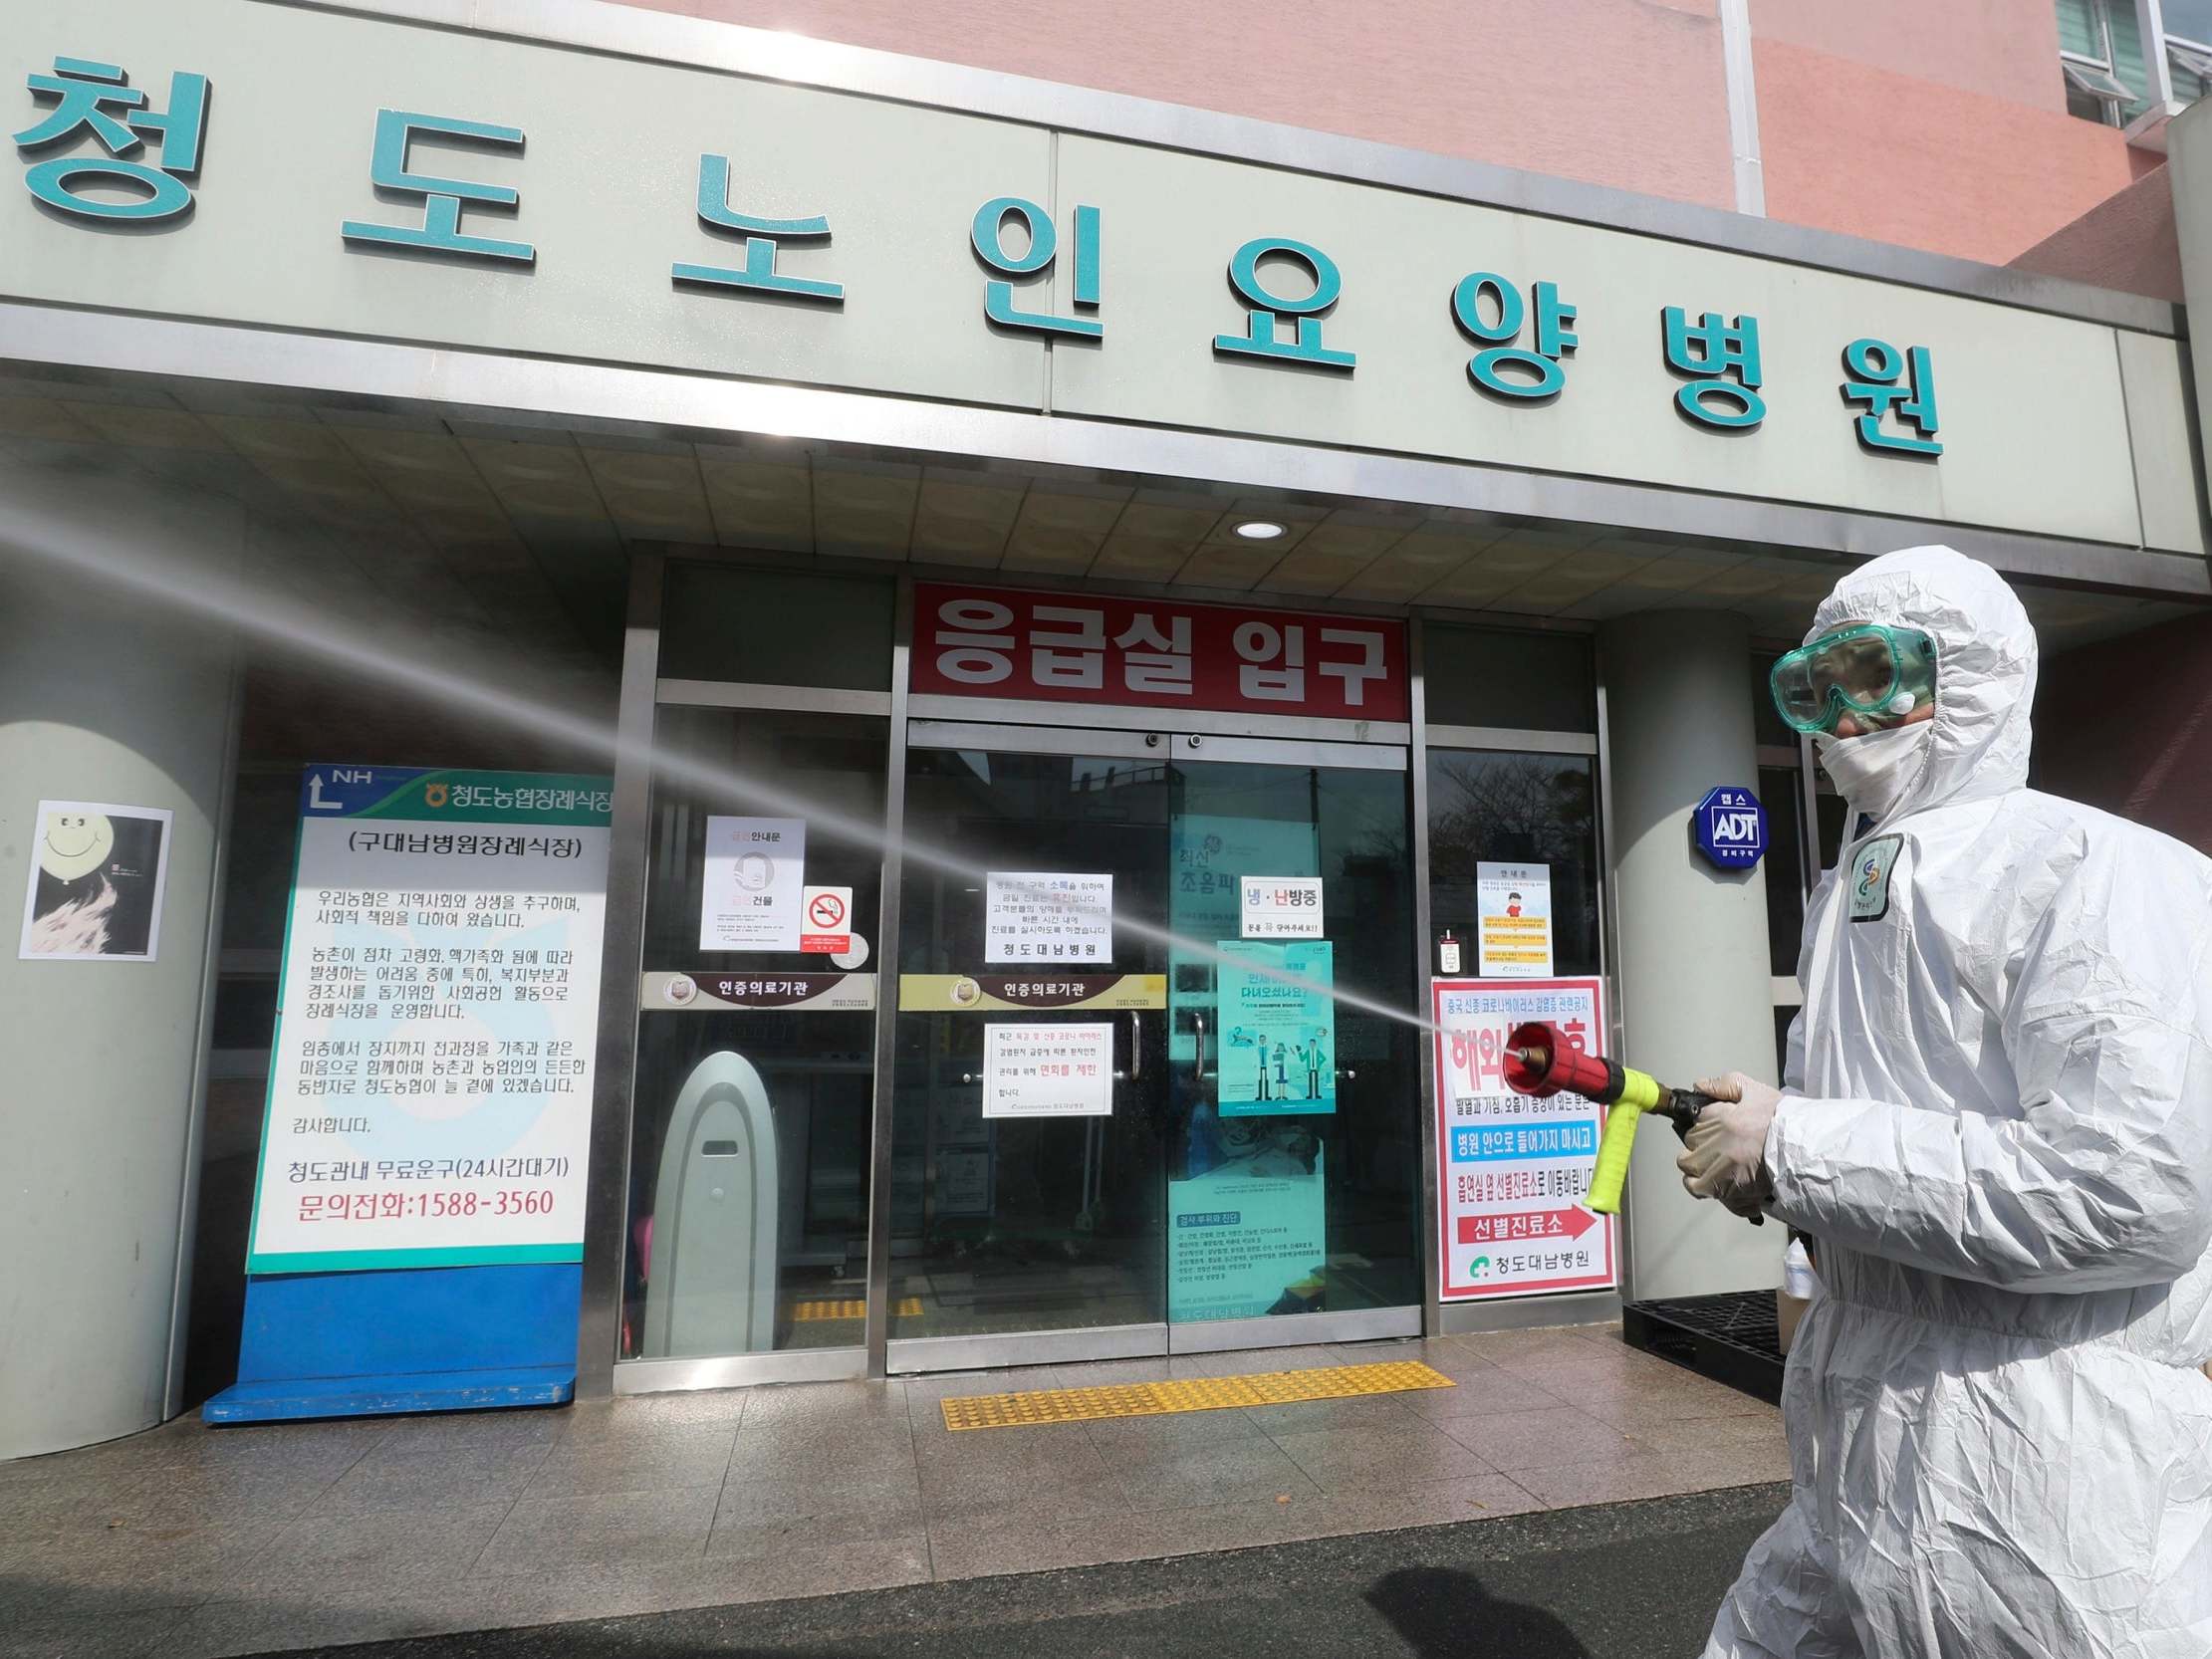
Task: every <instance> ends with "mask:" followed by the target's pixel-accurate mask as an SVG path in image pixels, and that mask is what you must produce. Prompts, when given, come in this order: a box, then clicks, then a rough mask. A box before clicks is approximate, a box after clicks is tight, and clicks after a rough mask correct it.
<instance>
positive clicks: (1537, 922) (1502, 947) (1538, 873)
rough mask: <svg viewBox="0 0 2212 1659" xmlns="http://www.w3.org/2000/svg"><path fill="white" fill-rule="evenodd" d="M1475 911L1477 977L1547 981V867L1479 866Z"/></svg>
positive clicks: (1549, 934) (1549, 912)
mask: <svg viewBox="0 0 2212 1659" xmlns="http://www.w3.org/2000/svg"><path fill="white" fill-rule="evenodd" d="M1475 912H1476V922H1475V927H1476V933H1475V954H1476V963H1475V973H1476V974H1477V976H1478V977H1480V978H1482V979H1549V978H1551V977H1552V870H1551V866H1550V865H1548V864H1493V863H1489V862H1487V861H1485V862H1478V863H1477V864H1476V865H1475Z"/></svg>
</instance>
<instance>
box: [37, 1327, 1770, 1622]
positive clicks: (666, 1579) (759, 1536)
mask: <svg viewBox="0 0 2212 1659" xmlns="http://www.w3.org/2000/svg"><path fill="white" fill-rule="evenodd" d="M1381 1359H1393V1360H1407V1359H1419V1360H1423V1361H1425V1362H1427V1363H1428V1364H1430V1365H1431V1366H1433V1367H1435V1368H1436V1369H1437V1370H1438V1371H1440V1372H1442V1373H1443V1374H1444V1375H1445V1376H1446V1377H1447V1378H1449V1379H1450V1381H1451V1382H1452V1383H1453V1384H1454V1386H1452V1387H1450V1388H1443V1389H1435V1390H1425V1391H1417V1392H1412V1393H1403V1394H1384V1395H1368V1396H1363V1397H1356V1398H1346V1399H1336V1400H1315V1401H1308V1402H1303V1403H1299V1404H1292V1405H1276V1406H1260V1407H1251V1408H1243V1409H1233V1410H1221V1411H1205V1412H1195V1413H1188V1414H1182V1415H1175V1416H1159V1417H1132V1418H1125V1419H1118V1420H1113V1421H1105V1422H1090V1423H1060V1424H1051V1425H1044V1426H1036V1427H1022V1428H1004V1429H982V1430H976V1431H972V1432H968V1433H952V1432H950V1431H948V1430H947V1429H946V1427H945V1424H944V1420H943V1415H942V1412H941V1409H940V1401H941V1400H942V1399H944V1398H945V1397H946V1396H948V1395H953V1394H972V1393H988V1392H992V1391H995V1390H1001V1389H1011V1388H1050V1387H1059V1386H1079V1385H1092V1384H1100V1383H1106V1382H1122V1381H1147V1380H1158V1379H1160V1378H1163V1377H1188V1376H1199V1375H1218V1374H1222V1373H1224V1372H1228V1371H1236V1370H1275V1369H1282V1368H1290V1367H1296V1366H1313V1365H1344V1364H1358V1363H1365V1362H1369V1361H1373V1360H1381ZM1788 1473H1789V1458H1788V1453H1787V1450H1786V1448H1785V1446H1784V1444H1783V1436H1782V1428H1781V1422H1780V1417H1779V1414H1778V1413H1777V1412H1776V1411H1775V1409H1774V1408H1773V1407H1772V1406H1770V1405H1768V1404H1766V1403H1765V1402H1764V1401H1761V1400H1757V1399H1753V1398H1751V1397H1749V1396H1747V1395H1743V1394H1739V1393H1737V1392H1735V1391H1734V1390H1732V1389H1728V1388H1723V1387H1721V1386H1719V1385H1718V1384H1715V1383H1712V1382H1709V1381H1706V1380H1705V1379H1703V1378H1701V1377H1698V1376H1695V1375H1692V1374H1691V1373H1689V1372H1687V1371H1684V1370H1682V1369H1681V1368H1679V1367H1677V1366H1674V1365H1670V1364H1668V1363H1666V1362H1665V1361H1663V1360H1659V1359H1655V1358H1652V1357H1651V1356H1649V1355H1647V1354H1643V1353H1638V1352H1635V1351H1633V1350H1631V1349H1628V1348H1626V1347H1624V1346H1623V1345H1622V1344H1621V1342H1620V1339H1619V1336H1618V1334H1617V1331H1615V1330H1611V1329H1608V1328H1604V1327H1585V1328H1581V1329H1554V1330H1530V1331H1510V1332H1494V1333H1490V1334H1486V1335H1482V1336H1460V1337H1444V1338H1439V1339H1435V1340H1431V1341H1406V1342H1394V1343H1391V1342H1386V1343H1361V1344H1357V1345H1351V1346H1345V1347H1336V1348H1301V1349H1277V1350H1273V1351H1269V1352H1262V1353H1232V1354H1207V1355H1192V1356H1186V1357H1172V1358H1167V1359H1158V1360H1129V1361H1119V1362H1115V1363H1112V1364H1106V1365H1065V1366H1054V1367H1049V1368H1040V1369H1034V1370H1028V1371H1011V1372H1003V1371H1002V1372H995V1373H983V1374H970V1375H962V1376H940V1377H929V1378H921V1379H914V1380H911V1381H892V1382H887V1383H884V1382H875V1383H863V1382H846V1383H818V1384H802V1385H792V1386H787V1387H777V1388H755V1389H734V1390H726V1391H721V1392H706V1393H697V1394H662V1395H650V1396H639V1397H635V1398H626V1399H615V1400H612V1401H600V1402H595V1403H591V1404H586V1405H581V1406H576V1407H572V1408H568V1409H565V1410H558V1411H535V1412H498V1413H492V1412H487V1413H481V1414H475V1413H463V1414H456V1415H452V1416H444V1417H420V1418H399V1419H389V1420H369V1421H355V1422H337V1423H311V1424H292V1425H273V1426H264V1427H258V1428H240V1429H215V1430H211V1429H209V1428H207V1427H206V1426H204V1425H203V1424H201V1423H199V1422H197V1421H195V1420H191V1419H185V1420H180V1421H178V1422H176V1423H172V1424H169V1425H167V1426H165V1427H163V1428H160V1429H157V1430H152V1431H149V1432H148V1433H146V1434H142V1435H134V1436H131V1437H130V1438H129V1439H127V1440H123V1441H118V1442H115V1443H113V1444H111V1445H107V1446H99V1447H91V1448H87V1449H85V1450H84V1451H79V1452H68V1453H62V1454H58V1455H56V1456H54V1457H45V1458H31V1459H25V1460H21V1461H19V1462H16V1463H13V1464H5V1465H0V1659H79V1656H83V1659H134V1656H137V1655H147V1656H158V1659H228V1656H231V1655H239V1654H249V1653H267V1652H276V1651H283V1650H288V1649H300V1648H310V1647H314V1646H316V1645H319V1644H320V1645H326V1646H337V1645H341V1644H345V1643H350V1642H352V1643H361V1642H370V1641H379V1640H390V1639H396V1638H401V1637H414V1636H431V1635H449V1634H453V1633H457V1632H462V1631H472V1630H492V1629H520V1628H528V1627H536V1626H546V1625H555V1624H559V1623H561V1622H562V1621H566V1620H576V1619H606V1618H614V1617H620V1616H625V1615H632V1614H656V1613H666V1612H672V1611H678V1610H681V1609H685V1608H703V1607H730V1606H734V1605H737V1604H741V1603H756V1602H757V1603H768V1602H788V1601H793V1600H796V1599H797V1598H801V1597H808V1596H824V1595H841V1594H846V1593H848V1592H867V1591H874V1590H883V1589H889V1588H892V1587H896V1586H902V1585H923V1584H928V1583H932V1582H935V1583H945V1582H949V1581H954V1580H964V1579H978V1578H989V1577H995V1576H1000V1575H1010V1574H1017V1573H1035V1572H1043V1571H1051V1570H1054V1569H1058V1568H1067V1567H1093V1566H1101V1565H1105V1564H1106V1563H1110V1562H1119V1561H1140V1560H1150V1559H1155V1558H1159V1557H1166V1556H1175V1555H1194V1554H1201V1553H1205V1552H1209V1551H1221V1550H1228V1549H1236V1548H1243V1547H1251V1546H1273V1545H1280V1544H1290V1543H1295V1542H1299V1541H1300V1540H1316V1539H1352V1538H1356V1537H1358V1536H1360V1535H1365V1534H1375V1533H1387V1532H1389V1531H1391V1530H1393V1529H1406V1528H1420V1527H1430V1526H1435V1525H1439V1524H1443V1523H1454V1522H1468V1521H1480V1522H1484V1523H1485V1524H1494V1523H1496V1522H1497V1521H1498V1519H1499V1518H1501V1517H1507V1516H1515V1515H1524V1514H1534V1513H1537V1512H1555V1513H1571V1512H1573V1511H1575V1510H1577V1509H1579V1508H1582V1507H1584V1506H1589V1505H1603V1504H1611V1503H1619V1502H1626V1501H1635V1500H1643V1499H1656V1498H1663V1497H1671V1496H1676V1495H1681V1494H1687V1493H1695V1492H1706V1491H1716V1490H1720V1489H1725V1488H1731V1487H1743V1486H1749V1485H1754V1484H1758V1483H1765V1482H1773V1481H1778V1480H1782V1479H1785V1478H1786V1477H1787V1475H1788Z"/></svg>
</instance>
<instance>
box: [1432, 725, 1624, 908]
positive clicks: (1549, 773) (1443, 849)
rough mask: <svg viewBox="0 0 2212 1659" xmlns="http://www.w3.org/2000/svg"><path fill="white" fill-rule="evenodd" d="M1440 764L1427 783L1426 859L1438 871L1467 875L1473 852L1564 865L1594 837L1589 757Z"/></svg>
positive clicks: (1488, 758) (1460, 758) (1450, 759)
mask: <svg viewBox="0 0 2212 1659" xmlns="http://www.w3.org/2000/svg"><path fill="white" fill-rule="evenodd" d="M1438 763H1439V764H1438V766H1437V768H1436V771H1437V777H1436V779H1435V780H1433V781H1432V782H1431V784H1430V787H1429V805H1430V814H1431V817H1430V823H1429V832H1428V833H1429V858H1430V861H1431V862H1432V864H1434V865H1435V866H1437V868H1438V871H1439V873H1442V872H1444V871H1445V870H1446V869H1448V870H1449V872H1450V873H1451V874H1454V875H1462V874H1464V875H1466V876H1467V877H1469V878H1470V879H1472V878H1473V876H1474V873H1475V861H1476V860H1477V859H1478V858H1488V859H1491V860H1492V861H1511V860H1514V859H1529V860H1531V861H1535V862H1542V863H1563V862H1567V861H1569V860H1572V859H1576V858H1579V857H1580V856H1581V855H1582V853H1583V852H1584V850H1585V849H1586V848H1587V847H1589V846H1590V845H1591V844H1592V843H1593V842H1594V840H1595V839H1596V836H1597V822H1598V815H1597V802H1596V792H1595V791H1594V790H1593V788H1592V779H1591V773H1590V767H1589V765H1588V763H1586V762H1583V761H1571V760H1556V759H1553V758H1551V757H1548V756H1543V755H1445V756H1440V757H1438ZM1439 783H1440V784H1442V785H1443V786H1445V787H1444V788H1442V789H1439V788H1438V787H1437V785H1438V784H1439ZM1440 798H1442V799H1440Z"/></svg>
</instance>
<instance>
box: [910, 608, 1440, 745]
mask: <svg viewBox="0 0 2212 1659" xmlns="http://www.w3.org/2000/svg"><path fill="white" fill-rule="evenodd" d="M913 663H914V670H913V689H914V690H915V691H916V692H918V693H922V694H925V695H926V694H929V693H936V694H940V695H951V696H956V697H1014V698H1020V699H1023V700H1037V699H1041V700H1044V701H1049V702H1066V703H1091V704H1100V703H1122V704H1136V705H1138V706H1141V707H1145V708H1160V709H1177V708H1181V709H1218V710H1223V711H1226V712H1228V713H1232V714H1304V715H1320V716H1324V717H1327V718H1332V719H1339V720H1403V719H1405V718H1407V713H1408V710H1409V708H1410V704H1409V701H1408V699H1407V695H1406V683H1405V628H1404V625H1403V624H1402V623H1399V622H1395V621H1389V620H1385V619H1383V618H1380V617H1375V616H1327V615H1320V614H1317V613H1315V612H1313V611H1309V610H1255V609H1249V608H1247V607H1245V606H1243V605H1231V604H1191V603H1188V602H1185V601H1180V600H1172V599H1148V598H1122V597H1120V596H1118V595H1114V594H1108V593H1032V592H1021V591H1018V590H1013V589H991V588H955V587H951V586H948V585H945V584H941V583H934V582H921V583H916V584H915V585H914V651H913Z"/></svg>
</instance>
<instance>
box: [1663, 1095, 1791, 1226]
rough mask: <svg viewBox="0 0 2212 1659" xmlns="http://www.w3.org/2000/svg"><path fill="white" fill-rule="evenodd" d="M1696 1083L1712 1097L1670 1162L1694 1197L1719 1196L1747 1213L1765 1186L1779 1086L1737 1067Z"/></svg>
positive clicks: (1761, 1196) (1757, 1203) (1755, 1206)
mask: <svg viewBox="0 0 2212 1659" xmlns="http://www.w3.org/2000/svg"><path fill="white" fill-rule="evenodd" d="M1697 1089H1698V1092H1699V1093H1700V1094H1709V1095H1711V1096H1712V1097H1713V1103H1712V1104H1711V1105H1709V1106H1707V1107H1706V1108H1705V1110H1704V1112H1703V1113H1702V1114H1701V1115H1700V1116H1699V1117H1698V1120H1697V1127H1695V1128H1694V1129H1692V1130H1691V1131H1690V1133H1689V1139H1688V1141H1687V1143H1686V1144H1685V1145H1684V1146H1683V1148H1682V1155H1681V1156H1680V1157H1678V1158H1676V1159H1675V1160H1674V1167H1675V1168H1676V1169H1678V1170H1680V1171H1681V1172H1682V1185H1683V1187H1684V1188H1685V1189H1687V1191H1688V1192H1689V1193H1690V1195H1691V1196H1692V1197H1693V1198H1718V1199H1720V1200H1721V1201H1722V1202H1723V1203H1725V1204H1726V1205H1727V1206H1728V1208H1729V1209H1731V1210H1733V1211H1735V1213H1736V1214H1738V1215H1748V1214H1750V1213H1752V1211H1754V1210H1756V1209H1758V1208H1759V1207H1760V1205H1761V1203H1762V1202H1763V1200H1764V1198H1765V1195H1766V1192H1767V1189H1768V1187H1769V1182H1768V1179H1767V1173H1766V1156H1767V1130H1768V1129H1769V1128H1770V1127H1771V1126H1772V1125H1773V1123H1774V1111H1775V1107H1776V1106H1778V1105H1780V1104H1781V1103H1782V1091H1781V1090H1780V1089H1777V1088H1775V1087H1773V1086H1772V1085H1770V1084H1767V1083H1763V1082H1761V1081H1759V1079H1758V1078H1756V1077H1749V1076H1746V1075H1745V1074H1744V1073H1743V1072H1741V1071H1731V1072H1729V1073H1728V1075H1726V1076H1725V1077H1708V1078H1705V1079H1704V1080H1702V1081H1700V1082H1699V1083H1698V1085H1697Z"/></svg>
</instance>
